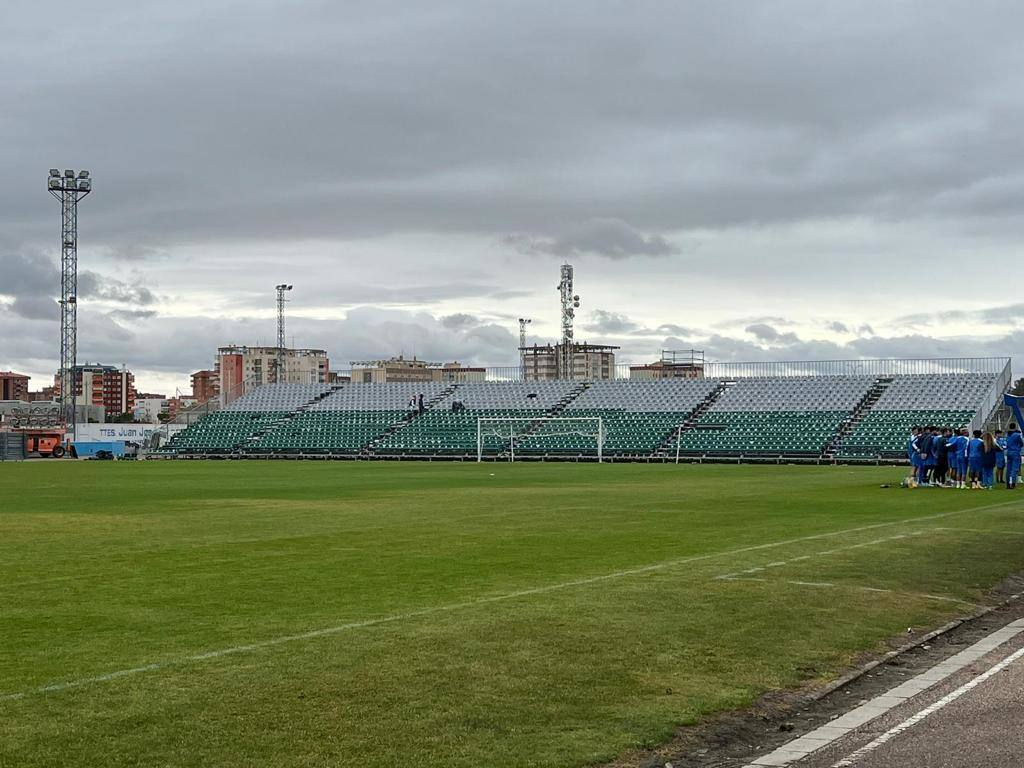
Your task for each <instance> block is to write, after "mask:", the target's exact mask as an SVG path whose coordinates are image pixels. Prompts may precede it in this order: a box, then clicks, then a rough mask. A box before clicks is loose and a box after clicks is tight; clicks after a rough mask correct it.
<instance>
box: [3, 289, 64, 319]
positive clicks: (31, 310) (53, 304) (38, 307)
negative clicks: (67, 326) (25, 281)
mask: <svg viewBox="0 0 1024 768" xmlns="http://www.w3.org/2000/svg"><path fill="white" fill-rule="evenodd" d="M10 311H11V312H13V313H14V314H16V315H19V316H21V317H24V318H28V319H29V320H53V321H56V320H58V319H59V318H60V303H59V302H58V301H57V300H56V299H52V298H50V297H49V296H40V295H31V294H29V295H25V296H18V297H16V298H15V299H14V301H13V302H11V304H10Z"/></svg>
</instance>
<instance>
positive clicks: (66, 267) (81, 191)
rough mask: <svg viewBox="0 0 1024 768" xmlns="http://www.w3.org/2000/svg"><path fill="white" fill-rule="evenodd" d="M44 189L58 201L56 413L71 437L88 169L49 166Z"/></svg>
mask: <svg viewBox="0 0 1024 768" xmlns="http://www.w3.org/2000/svg"><path fill="white" fill-rule="evenodd" d="M46 188H47V189H48V190H49V191H50V194H51V195H53V197H54V199H56V200H58V201H59V202H60V211H61V233H60V241H61V256H60V371H59V373H58V377H59V380H60V400H59V403H60V413H61V420H62V422H63V425H64V427H65V429H66V430H67V432H68V433H69V435H70V439H71V440H74V438H75V366H76V365H77V362H78V361H77V355H78V201H79V200H81V199H82V198H83V197H85V196H86V195H88V194H89V193H90V192H92V179H91V178H89V172H88V171H79V172H78V174H77V175H76V174H75V172H74V171H73V170H66V171H64V175H63V176H61V173H60V171H59V170H57V169H56V168H51V169H50V176H49V178H48V179H47V183H46Z"/></svg>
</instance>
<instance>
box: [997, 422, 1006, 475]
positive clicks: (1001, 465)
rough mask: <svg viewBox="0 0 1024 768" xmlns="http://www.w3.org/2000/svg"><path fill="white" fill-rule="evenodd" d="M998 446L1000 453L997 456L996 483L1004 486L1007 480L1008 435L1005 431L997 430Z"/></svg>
mask: <svg viewBox="0 0 1024 768" xmlns="http://www.w3.org/2000/svg"><path fill="white" fill-rule="evenodd" d="M996 445H998V446H999V448H1000V451H999V453H997V454H996V482H997V483H999V484H1000V485H1002V484H1003V483H1004V482H1005V478H1006V435H1004V434H1003V430H1001V429H997V430H996Z"/></svg>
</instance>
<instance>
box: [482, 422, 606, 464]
mask: <svg viewBox="0 0 1024 768" xmlns="http://www.w3.org/2000/svg"><path fill="white" fill-rule="evenodd" d="M604 434H605V433H604V419H602V418H601V417H600V416H576V417H569V416H560V417H556V418H551V419H547V418H544V417H543V416H501V417H498V416H490V417H483V416H481V417H478V418H477V420H476V460H477V461H483V457H484V455H485V454H494V455H500V454H503V453H507V454H508V460H509V461H515V460H516V455H517V453H518V455H519V456H523V455H525V454H543V453H564V454H572V453H591V454H594V455H596V456H597V460H598V461H602V460H603V458H604Z"/></svg>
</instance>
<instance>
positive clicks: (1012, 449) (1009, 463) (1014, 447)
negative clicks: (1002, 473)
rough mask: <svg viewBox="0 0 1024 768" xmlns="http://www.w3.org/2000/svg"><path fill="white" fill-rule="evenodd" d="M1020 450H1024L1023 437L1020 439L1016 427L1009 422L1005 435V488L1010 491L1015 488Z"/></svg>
mask: <svg viewBox="0 0 1024 768" xmlns="http://www.w3.org/2000/svg"><path fill="white" fill-rule="evenodd" d="M1021 449H1024V437H1021V434H1020V430H1019V429H1017V425H1016V424H1015V423H1014V422H1012V421H1011V422H1010V427H1009V432H1008V433H1007V435H1006V487H1007V488H1010V489H1011V490H1012V489H1014V488H1016V487H1017V475H1019V474H1020V454H1021Z"/></svg>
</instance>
